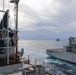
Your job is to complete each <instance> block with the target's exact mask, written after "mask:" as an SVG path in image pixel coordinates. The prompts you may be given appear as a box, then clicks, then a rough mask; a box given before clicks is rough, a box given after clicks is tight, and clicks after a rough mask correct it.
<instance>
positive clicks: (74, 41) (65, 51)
mask: <svg viewBox="0 0 76 75" xmlns="http://www.w3.org/2000/svg"><path fill="white" fill-rule="evenodd" d="M68 40H69V43H68V44H67V45H66V46H63V48H57V49H47V50H46V54H47V55H49V56H51V57H54V58H58V59H61V60H64V61H68V62H71V63H75V64H76V37H70V38H69V39H68Z"/></svg>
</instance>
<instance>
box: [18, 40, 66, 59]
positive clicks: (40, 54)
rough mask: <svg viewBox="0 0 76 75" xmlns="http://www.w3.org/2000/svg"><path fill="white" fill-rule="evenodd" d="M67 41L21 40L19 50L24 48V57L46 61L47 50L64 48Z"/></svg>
mask: <svg viewBox="0 0 76 75" xmlns="http://www.w3.org/2000/svg"><path fill="white" fill-rule="evenodd" d="M66 44H67V41H55V40H19V50H20V49H21V48H24V56H25V57H27V56H28V55H29V56H30V57H32V58H36V59H45V58H46V57H47V54H46V49H51V48H63V46H64V45H66Z"/></svg>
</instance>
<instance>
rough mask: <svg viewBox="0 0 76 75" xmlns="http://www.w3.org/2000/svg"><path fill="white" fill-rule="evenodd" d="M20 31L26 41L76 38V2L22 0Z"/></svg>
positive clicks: (68, 0)
mask: <svg viewBox="0 0 76 75" xmlns="http://www.w3.org/2000/svg"><path fill="white" fill-rule="evenodd" d="M6 6H7V5H6ZM11 8H13V6H11ZM12 23H13V22H12ZM19 31H20V33H19V36H20V38H25V39H28V38H29V39H40V38H41V39H51V38H57V37H60V38H67V37H69V36H76V33H75V32H76V0H20V2H19ZM26 35H27V36H26Z"/></svg>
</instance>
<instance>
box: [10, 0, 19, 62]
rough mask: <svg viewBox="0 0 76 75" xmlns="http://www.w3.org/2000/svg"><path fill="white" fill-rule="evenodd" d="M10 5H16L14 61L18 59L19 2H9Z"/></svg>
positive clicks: (15, 0)
mask: <svg viewBox="0 0 76 75" xmlns="http://www.w3.org/2000/svg"><path fill="white" fill-rule="evenodd" d="M10 2H11V3H15V5H16V8H15V9H16V22H15V29H16V61H17V59H18V3H19V0H11V1H10Z"/></svg>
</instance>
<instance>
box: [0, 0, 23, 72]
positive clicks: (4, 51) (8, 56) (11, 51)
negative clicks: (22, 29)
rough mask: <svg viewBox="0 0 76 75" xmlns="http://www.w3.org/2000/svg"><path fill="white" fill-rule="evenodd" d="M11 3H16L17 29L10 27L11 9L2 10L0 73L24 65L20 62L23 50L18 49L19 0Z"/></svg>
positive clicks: (0, 24)
mask: <svg viewBox="0 0 76 75" xmlns="http://www.w3.org/2000/svg"><path fill="white" fill-rule="evenodd" d="M3 1H4V0H3ZM9 3H10V4H11V3H12V4H14V5H15V7H14V10H15V11H14V12H15V14H16V15H15V29H12V28H10V27H9V26H10V23H9V18H10V14H9V11H10V10H9V9H7V10H0V12H1V13H3V16H2V18H1V19H0V73H1V72H7V71H10V70H15V69H18V68H21V67H22V66H23V65H22V63H21V62H20V59H21V57H22V55H23V50H22V51H21V52H19V51H18V3H19V0H11V1H10V2H9ZM3 4H4V3H3ZM3 8H4V7H3ZM1 13H0V14H1Z"/></svg>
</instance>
